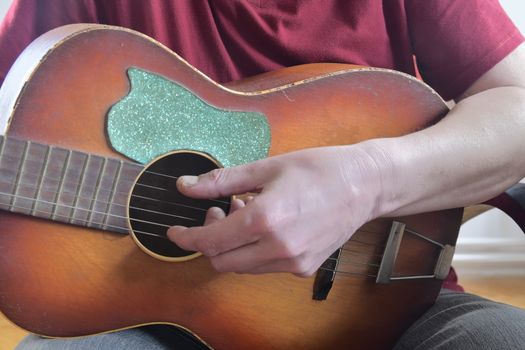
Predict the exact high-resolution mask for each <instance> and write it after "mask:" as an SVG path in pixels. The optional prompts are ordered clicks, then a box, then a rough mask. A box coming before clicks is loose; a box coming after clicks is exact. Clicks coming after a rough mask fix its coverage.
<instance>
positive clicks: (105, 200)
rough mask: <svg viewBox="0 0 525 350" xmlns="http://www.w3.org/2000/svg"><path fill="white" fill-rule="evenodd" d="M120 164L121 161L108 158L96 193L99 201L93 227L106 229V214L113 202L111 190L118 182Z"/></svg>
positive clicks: (96, 203)
mask: <svg viewBox="0 0 525 350" xmlns="http://www.w3.org/2000/svg"><path fill="white" fill-rule="evenodd" d="M119 164H120V161H119V160H116V159H110V158H106V161H105V166H104V169H103V170H102V176H101V178H100V183H99V186H98V188H97V192H96V193H95V197H96V198H97V201H96V202H95V203H93V211H92V214H91V215H92V217H91V222H92V224H91V226H92V227H95V228H99V229H104V224H105V223H106V216H107V215H106V214H107V213H108V210H109V202H110V200H111V198H110V197H111V193H112V192H111V189H112V188H113V182H114V181H116V177H117V172H118V169H119V166H120V165H119Z"/></svg>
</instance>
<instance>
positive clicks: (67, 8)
mask: <svg viewBox="0 0 525 350" xmlns="http://www.w3.org/2000/svg"><path fill="white" fill-rule="evenodd" d="M95 22H97V11H96V5H95V2H94V1H93V0H72V1H47V0H14V1H13V3H12V5H11V7H10V8H9V11H8V12H7V14H6V16H5V18H4V20H3V21H2V23H1V24H0V53H1V54H0V85H1V84H2V82H3V81H4V79H5V77H6V75H7V72H8V71H9V69H10V68H11V66H12V65H13V63H14V62H15V60H16V58H17V57H18V56H19V55H20V53H21V52H22V51H23V50H24V49H25V48H26V47H27V46H28V45H29V44H30V43H31V42H32V41H33V40H34V39H36V38H37V37H38V36H40V35H41V34H44V33H45V32H47V31H49V30H51V29H53V28H56V27H59V26H62V25H66V24H71V23H95Z"/></svg>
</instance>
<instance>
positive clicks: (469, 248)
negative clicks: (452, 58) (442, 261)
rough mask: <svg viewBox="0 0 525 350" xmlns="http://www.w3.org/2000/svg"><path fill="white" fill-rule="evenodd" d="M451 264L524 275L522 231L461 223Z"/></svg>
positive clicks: (512, 10) (510, 1)
mask: <svg viewBox="0 0 525 350" xmlns="http://www.w3.org/2000/svg"><path fill="white" fill-rule="evenodd" d="M460 1H465V0H460ZM500 2H501V4H502V5H503V7H504V8H505V9H506V10H507V12H508V13H509V15H510V17H511V18H512V19H513V21H514V22H515V23H516V25H517V26H518V28H520V30H521V31H522V33H525V2H524V0H500ZM10 3H11V0H0V19H2V18H3V16H4V14H5V12H6V11H7V9H8V7H9V5H10ZM524 137H525V135H524ZM454 265H455V266H456V267H457V269H458V271H459V272H460V274H463V275H465V274H486V275H493V274H502V273H503V274H522V275H525V235H523V233H522V232H521V231H520V230H519V228H518V227H517V225H516V224H514V223H513V222H512V220H510V219H509V218H507V217H506V216H505V215H503V214H501V213H500V212H499V211H498V210H492V211H490V212H489V213H486V214H484V215H481V216H480V217H478V218H475V219H473V220H471V221H470V222H468V223H467V224H465V225H463V227H462V229H461V233H460V237H459V242H458V247H457V253H456V255H455V261H454Z"/></svg>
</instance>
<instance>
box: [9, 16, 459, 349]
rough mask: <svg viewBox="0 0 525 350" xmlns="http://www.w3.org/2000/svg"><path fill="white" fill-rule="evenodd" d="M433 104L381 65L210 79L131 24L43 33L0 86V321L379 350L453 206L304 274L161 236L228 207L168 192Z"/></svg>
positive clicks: (410, 300) (453, 215)
mask: <svg viewBox="0 0 525 350" xmlns="http://www.w3.org/2000/svg"><path fill="white" fill-rule="evenodd" d="M447 112H448V108H447V107H446V105H445V104H444V102H443V100H442V99H441V98H440V97H439V96H438V95H437V94H436V93H435V92H434V91H433V90H432V89H430V88H429V87H428V86H426V85H425V84H423V83H421V82H420V81H418V80H416V79H415V78H413V77H409V76H407V75H405V74H402V73H398V72H393V71H389V70H384V69H375V68H367V67H357V66H349V65H342V64H311V65H303V66H297V67H291V68H285V69H282V70H278V71H275V72H269V73H265V74H261V75H259V76H256V77H252V78H249V79H245V80H242V81H236V82H232V83H229V84H225V85H221V84H218V83H216V82H214V81H212V80H211V79H209V78H208V77H206V76H205V75H203V74H202V73H200V72H199V71H197V70H196V69H195V68H193V67H192V66H191V65H189V64H188V63H187V62H185V61H184V60H183V59H182V58H180V57H179V56H177V55H176V54H175V53H173V52H171V51H169V50H168V49H167V48H165V47H164V46H162V45H161V44H159V43H158V42H155V41H154V40H152V39H150V38H148V37H146V36H144V35H142V34H139V33H137V32H134V31H131V30H128V29H123V28H117V27H109V26H102V25H87V24H80V25H69V26H65V27H61V28H57V29H55V30H53V31H51V32H49V33H47V34H45V35H44V36H42V37H40V38H39V39H37V41H35V42H34V43H33V44H31V45H30V46H29V47H28V48H27V49H26V50H25V51H24V53H23V54H22V55H21V56H20V58H19V59H18V60H17V62H16V63H15V65H14V66H13V68H12V70H11V71H10V73H9V74H8V76H7V78H6V80H5V82H4V85H3V86H2V88H1V89H0V127H1V128H2V129H3V134H4V136H2V137H1V138H0V209H2V211H1V212H0V222H1V227H2V232H1V235H0V257H1V258H0V295H1V296H2V297H1V298H0V311H1V312H2V313H3V314H5V315H6V316H7V317H8V318H9V319H10V320H12V321H13V322H14V323H16V324H17V325H19V326H20V327H22V328H25V329H27V330H28V331H30V332H33V333H36V334H40V335H45V336H50V337H72V336H81V335H89V334H98V333H102V332H109V331H115V330H119V329H123V328H128V327H135V326H140V325H145V324H152V323H167V324H173V325H177V326H178V327H180V328H182V329H185V330H187V331H188V332H190V333H192V334H194V335H195V336H196V337H197V338H198V339H200V341H202V342H203V343H205V344H206V345H207V346H209V347H210V348H214V349H244V348H246V349H294V348H300V349H326V348H335V349H340V348H351V349H363V348H370V349H390V348H391V347H392V346H393V344H394V343H395V341H396V339H397V338H398V337H399V336H400V335H401V334H402V333H403V332H404V330H406V328H408V326H409V325H410V324H411V323H412V322H414V320H416V319H417V318H418V317H419V316H420V315H421V314H422V313H423V312H424V311H425V310H426V309H428V307H429V306H430V305H432V303H433V302H434V300H435V298H436V297H437V294H438V293H439V290H440V288H441V283H442V280H443V278H444V277H445V276H446V274H447V272H448V268H449V266H450V261H451V259H452V254H453V247H454V245H455V241H456V238H457V233H458V230H459V225H460V223H461V215H462V209H454V210H446V211H439V212H432V213H424V214H419V215H414V216H410V217H402V218H382V219H378V220H374V221H372V222H370V223H367V224H366V225H364V226H363V227H362V228H361V229H360V230H358V231H357V232H356V234H355V235H354V236H353V237H352V239H350V240H349V241H348V242H347V243H346V244H345V245H344V246H343V247H341V249H339V250H338V251H336V252H334V254H333V255H332V256H331V257H330V258H329V259H327V260H326V262H325V263H324V264H323V265H322V266H321V268H320V269H319V271H318V272H317V274H316V275H315V276H312V277H311V278H299V277H295V276H293V275H289V274H265V275H260V276H252V275H237V274H233V273H217V272H216V271H214V270H213V268H212V267H211V265H210V264H209V262H208V260H207V259H206V258H205V257H202V256H200V254H199V253H198V252H187V251H183V250H181V249H180V248H178V247H176V246H175V245H174V244H173V243H171V242H169V241H168V240H167V239H166V236H165V231H166V229H167V227H169V226H171V225H175V224H184V225H186V226H188V225H190V226H191V225H201V224H202V222H203V218H204V213H205V212H206V209H207V208H209V207H211V206H221V207H222V208H224V209H225V210H228V208H229V201H230V199H229V198H220V199H217V200H192V199H189V198H185V197H183V196H181V195H180V194H179V193H178V192H177V190H176V187H175V185H174V184H175V181H176V178H177V177H178V176H180V175H184V174H199V173H203V172H206V171H209V170H211V169H213V168H215V167H218V166H233V165H237V164H242V163H246V162H250V161H253V160H256V159H259V158H262V157H266V156H272V155H278V154H282V153H286V152H291V151H295V150H300V149H304V148H309V147H321V146H333V145H345V144H352V143H357V142H360V141H363V140H367V139H370V138H378V137H395V136H399V135H403V134H407V133H410V132H414V131H416V130H419V129H422V128H425V127H427V126H429V125H432V124H433V123H435V122H437V121H438V120H439V119H440V118H442V117H443V116H444V115H445V114H446V113H447Z"/></svg>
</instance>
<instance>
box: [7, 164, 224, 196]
mask: <svg viewBox="0 0 525 350" xmlns="http://www.w3.org/2000/svg"><path fill="white" fill-rule="evenodd" d="M3 157H6V155H1V156H0V162H1V160H2V158H3ZM11 158H14V159H22V158H21V157H11ZM25 162H26V163H35V164H39V165H40V162H37V161H33V160H26V161H25ZM125 164H126V165H131V166H135V167H137V168H139V169H144V166H142V165H139V164H135V163H125ZM0 171H7V172H9V173H16V172H15V171H13V170H11V169H7V168H3V169H1V168H0ZM143 173H147V174H153V175H158V176H162V177H167V178H171V179H175V180H176V179H178V178H179V176H173V175H168V174H163V173H158V172H154V171H151V170H144V172H143ZM23 175H24V174H21V176H20V177H23ZM137 175H138V174H137ZM40 179H42V181H41V182H42V183H43V182H46V183H49V182H51V183H52V184H58V183H60V180H58V179H55V178H51V177H49V176H42V175H40V176H38V180H40ZM4 182H5V183H7V184H12V182H9V181H4ZM20 184H22V185H25V186H29V184H27V183H23V182H20ZM66 184H73V185H76V186H78V185H80V182H77V183H74V182H66ZM119 184H123V185H138V184H139V183H138V182H136V181H131V180H121V181H120V182H119ZM140 185H142V186H146V187H151V188H155V189H159V190H163V191H169V189H167V188H161V187H155V186H150V185H144V184H140ZM130 187H132V186H130ZM83 188H84V189H89V190H96V191H99V190H104V191H111V189H107V188H98V189H97V187H96V186H84V187H83ZM115 193H116V194H124V195H127V193H126V192H115ZM208 200H209V201H212V202H218V203H222V204H229V202H226V201H222V200H220V199H208Z"/></svg>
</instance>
